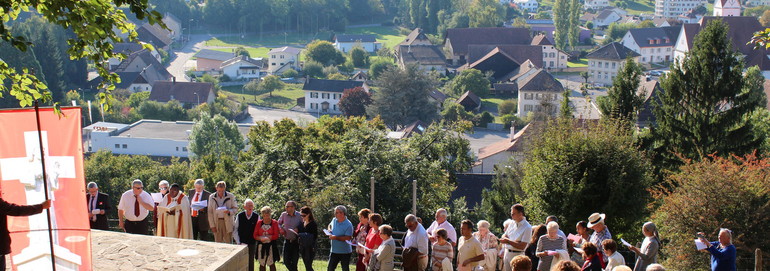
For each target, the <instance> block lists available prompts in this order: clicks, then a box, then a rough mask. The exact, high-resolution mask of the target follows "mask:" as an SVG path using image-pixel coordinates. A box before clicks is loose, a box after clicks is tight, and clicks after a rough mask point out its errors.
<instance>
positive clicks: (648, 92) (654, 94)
mask: <svg viewBox="0 0 770 271" xmlns="http://www.w3.org/2000/svg"><path fill="white" fill-rule="evenodd" d="M658 91H660V83H658V81H657V80H649V81H646V80H645V79H644V78H642V79H641V82H640V83H639V88H638V89H637V90H636V95H644V96H643V97H642V99H643V100H644V104H643V106H642V109H641V110H639V115H638V116H637V122H638V123H640V122H652V121H655V114H653V113H652V101H653V99H655V100H657V99H658Z"/></svg>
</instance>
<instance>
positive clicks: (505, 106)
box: [497, 99, 519, 116]
mask: <svg viewBox="0 0 770 271" xmlns="http://www.w3.org/2000/svg"><path fill="white" fill-rule="evenodd" d="M518 106H519V103H518V101H516V99H510V100H505V101H503V102H501V103H500V104H499V105H497V114H499V115H501V116H502V115H508V114H516V112H517V111H518Z"/></svg>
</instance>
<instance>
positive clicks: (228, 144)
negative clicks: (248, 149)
mask: <svg viewBox="0 0 770 271" xmlns="http://www.w3.org/2000/svg"><path fill="white" fill-rule="evenodd" d="M243 147H244V140H243V135H241V132H240V131H239V130H238V124H236V123H235V122H233V121H228V120H227V119H225V118H224V117H222V116H221V115H216V116H214V117H211V116H210V115H209V114H208V113H206V112H202V113H201V116H200V119H198V121H197V122H196V123H195V124H194V125H193V127H192V133H191V134H190V152H192V153H193V154H194V155H195V156H194V157H202V156H208V155H216V156H234V157H237V156H238V153H240V152H241V150H243Z"/></svg>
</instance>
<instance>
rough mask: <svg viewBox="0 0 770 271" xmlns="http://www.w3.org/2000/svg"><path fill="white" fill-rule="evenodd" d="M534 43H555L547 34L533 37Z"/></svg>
mask: <svg viewBox="0 0 770 271" xmlns="http://www.w3.org/2000/svg"><path fill="white" fill-rule="evenodd" d="M532 45H553V43H552V42H551V40H549V39H548V36H546V35H545V34H540V35H537V36H535V37H534V38H532Z"/></svg>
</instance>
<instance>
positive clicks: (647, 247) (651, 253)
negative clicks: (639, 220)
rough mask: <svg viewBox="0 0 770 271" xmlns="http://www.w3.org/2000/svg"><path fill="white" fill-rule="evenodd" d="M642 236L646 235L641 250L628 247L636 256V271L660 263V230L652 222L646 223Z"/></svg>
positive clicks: (643, 270) (641, 270)
mask: <svg viewBox="0 0 770 271" xmlns="http://www.w3.org/2000/svg"><path fill="white" fill-rule="evenodd" d="M642 234H644V241H643V242H642V247H641V248H637V247H634V246H630V247H628V249H629V250H631V251H633V252H634V253H635V254H636V264H635V265H634V271H645V270H647V266H648V265H650V264H653V263H657V262H658V250H659V249H660V237H659V236H658V228H657V227H656V226H655V224H654V223H652V222H647V223H644V225H643V226H642ZM608 256H609V255H608Z"/></svg>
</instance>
